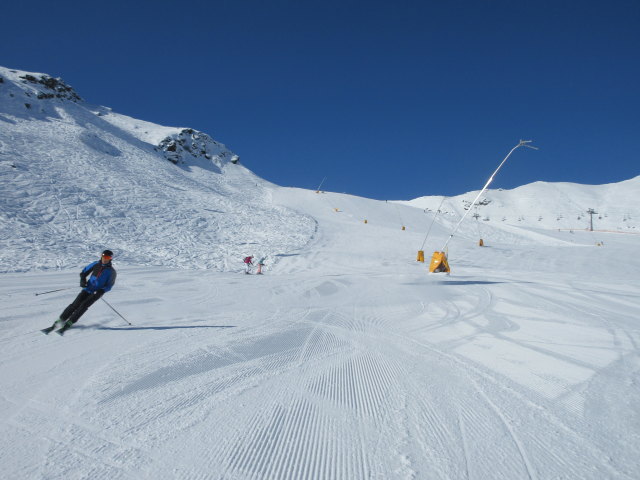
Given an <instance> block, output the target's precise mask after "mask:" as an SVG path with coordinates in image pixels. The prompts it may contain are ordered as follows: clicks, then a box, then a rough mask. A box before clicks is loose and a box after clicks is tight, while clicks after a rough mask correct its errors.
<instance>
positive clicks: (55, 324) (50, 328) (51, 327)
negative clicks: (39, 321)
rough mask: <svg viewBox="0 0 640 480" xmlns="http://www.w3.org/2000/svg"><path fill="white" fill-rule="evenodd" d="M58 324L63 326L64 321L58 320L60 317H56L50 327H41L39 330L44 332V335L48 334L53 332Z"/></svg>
mask: <svg viewBox="0 0 640 480" xmlns="http://www.w3.org/2000/svg"><path fill="white" fill-rule="evenodd" d="M60 326H64V322H62V321H60V319H58V320H56V321H55V322H53V325H51V326H50V327H47V328H43V329H42V330H40V331H41V332H42V333H44V334H45V335H49V334H50V333H51V332H53V331H54V330H55V329H56V328H58V327H60Z"/></svg>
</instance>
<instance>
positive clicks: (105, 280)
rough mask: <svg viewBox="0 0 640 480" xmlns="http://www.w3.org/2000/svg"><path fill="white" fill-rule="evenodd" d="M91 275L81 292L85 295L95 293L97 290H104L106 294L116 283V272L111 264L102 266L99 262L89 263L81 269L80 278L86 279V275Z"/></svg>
mask: <svg viewBox="0 0 640 480" xmlns="http://www.w3.org/2000/svg"><path fill="white" fill-rule="evenodd" d="M89 274H91V277H89V281H88V282H87V286H86V287H84V288H83V290H84V291H85V292H87V293H95V292H97V291H98V290H104V291H105V292H108V291H109V290H111V288H112V287H113V285H114V284H115V283H116V276H117V274H116V270H115V268H113V266H112V265H111V262H109V263H107V264H103V263H102V262H101V261H100V260H98V261H96V262H93V263H90V264H89V265H87V266H86V267H84V268H83V269H82V272H80V277H82V279H86V278H87V275H89Z"/></svg>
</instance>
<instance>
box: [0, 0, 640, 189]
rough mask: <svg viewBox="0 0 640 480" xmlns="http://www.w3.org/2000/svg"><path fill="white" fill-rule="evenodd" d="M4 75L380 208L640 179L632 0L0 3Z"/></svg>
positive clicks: (639, 19)
mask: <svg viewBox="0 0 640 480" xmlns="http://www.w3.org/2000/svg"><path fill="white" fill-rule="evenodd" d="M3 18H4V20H5V21H4V22H3V26H2V29H1V30H0V64H1V65H3V66H6V67H10V68H16V69H21V70H27V71H35V72H44V73H48V74H50V75H52V76H60V77H62V78H63V79H64V80H65V81H66V82H67V83H69V84H70V85H72V86H73V87H74V88H75V89H76V90H77V91H78V93H79V94H80V95H81V96H82V97H83V98H84V99H85V100H87V101H88V102H91V103H97V104H101V105H105V106H108V107H111V108H113V109H114V110H115V111H117V112H119V113H124V114H127V115H130V116H133V117H136V118H140V119H144V120H148V121H151V122H155V123H159V124H162V125H169V126H180V127H192V128H196V129H198V130H202V131H204V132H206V133H208V134H210V135H211V136H213V137H214V138H215V139H216V140H218V141H220V142H222V143H224V144H226V145H227V146H228V147H229V148H230V149H232V150H233V151H235V152H236V153H238V154H239V155H240V157H241V161H242V163H243V164H245V165H246V166H247V167H248V168H250V169H251V170H253V171H254V172H255V173H257V174H258V175H260V176H261V177H263V178H265V179H267V180H270V181H272V182H274V183H277V184H279V185H283V186H296V187H303V188H316V187H317V186H318V184H319V183H320V182H321V181H322V179H323V178H324V177H326V181H325V184H324V185H323V189H326V190H329V191H336V192H346V193H351V194H355V195H361V196H365V197H369V198H377V199H381V200H384V199H411V198H415V197H419V196H423V195H457V194H461V193H464V192H467V191H470V190H477V189H479V188H481V187H482V186H483V185H484V183H485V182H486V180H487V179H488V178H489V176H490V174H491V173H492V172H493V170H494V169H495V168H496V167H497V165H498V164H499V163H500V161H501V160H502V158H504V156H505V155H506V154H507V152H508V151H509V150H510V149H511V148H512V147H513V146H514V145H515V144H517V143H518V141H519V140H520V139H532V140H533V141H534V144H535V145H537V146H538V147H540V150H539V151H533V150H528V149H519V150H518V151H516V152H515V153H514V155H513V156H512V157H511V159H510V160H509V162H508V163H507V164H505V166H504V167H503V169H502V170H501V171H500V173H499V174H498V176H496V178H495V181H494V182H493V184H492V187H493V188H514V187H517V186H520V185H523V184H526V183H530V182H534V181H537V180H543V181H551V182H557V181H567V182H576V183H584V184H601V183H610V182H618V181H622V180H626V179H629V178H632V177H635V176H637V175H640V161H639V160H640V159H639V154H638V145H637V140H638V137H639V134H640V87H639V86H640V2H638V1H637V0H629V1H620V0H613V1H609V2H594V1H580V2H579V1H557V0H556V1H546V0H541V1H513V0H511V1H503V0H496V1H459V2H442V1H437V2H436V1H401V0H397V1H394V2H390V1H388V2H382V1H377V0H369V1H351V0H340V1H334V0H328V1H322V2H316V1H304V0H298V1H279V0H274V1H269V2H265V1H254V0H248V1H242V0H234V1H216V0H211V1H199V0H196V1H192V2H188V3H182V2H177V1H162V0H157V1H135V0H133V1H129V2H122V1H119V0H115V1H110V2H92V1H86V2H70V1H64V0H63V1H59V2H54V3H51V2H43V1H40V0H34V1H30V2H17V1H15V0H14V1H12V2H11V3H7V2H5V4H4V5H3Z"/></svg>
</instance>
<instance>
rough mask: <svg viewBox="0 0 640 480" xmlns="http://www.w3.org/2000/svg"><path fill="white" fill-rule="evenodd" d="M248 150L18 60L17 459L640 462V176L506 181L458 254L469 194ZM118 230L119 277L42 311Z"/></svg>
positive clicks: (3, 247)
mask: <svg viewBox="0 0 640 480" xmlns="http://www.w3.org/2000/svg"><path fill="white" fill-rule="evenodd" d="M237 160H238V159H237V156H235V155H234V154H233V153H232V152H231V151H229V150H228V149H227V148H226V147H225V146H224V145H222V144H220V143H218V142H217V141H215V140H213V139H212V138H211V137H209V136H208V135H207V134H205V133H202V132H196V131H194V130H192V129H189V128H170V127H161V126H158V125H154V124H151V123H149V122H145V121H141V120H136V119H133V118H129V117H127V116H124V115H120V114H117V113H114V112H112V111H111V110H110V109H108V108H105V107H99V106H93V105H90V104H88V103H87V102H85V101H84V100H82V99H81V97H80V95H78V93H76V92H75V91H74V90H73V89H72V88H71V87H69V86H68V85H66V84H65V83H64V82H63V81H61V80H59V79H51V78H50V77H48V76H46V75H43V74H36V73H26V72H18V71H12V70H8V69H4V68H0V182H1V185H2V190H1V193H0V207H1V209H0V300H1V302H2V308H1V309H0V392H1V395H0V476H1V477H2V478H10V479H13V478H16V479H18V478H19V479H29V480H30V479H34V480H35V479H42V478H52V479H54V478H55V479H57V478H64V479H87V478H91V479H94V478H95V479H136V480H139V479H149V480H151V479H153V480H157V479H167V480H169V479H171V480H191V479H221V480H229V479H232V480H236V479H241V480H244V479H249V480H258V479H260V480H261V479H299V478H305V479H307V478H308V479H316V478H317V479H325V478H327V479H343V478H344V479H358V480H360V479H371V478H380V479H403V480H404V479H437V480H452V479H467V478H476V479H491V480H520V479H522V480H531V479H538V480H546V479H580V480H586V479H589V480H602V479H625V480H632V479H637V478H640V455H639V454H638V451H639V450H638V446H639V445H640V434H639V432H640V415H639V413H638V412H640V390H639V389H638V384H639V381H640V380H639V379H640V347H639V345H640V330H639V329H638V312H639V311H640V273H639V272H640V235H638V223H637V222H638V218H639V216H638V210H637V206H636V205H635V203H637V202H636V200H637V199H638V181H639V180H638V178H634V179H631V180H629V181H626V182H621V183H620V184H615V185H602V186H585V185H568V184H544V183H535V184H532V185H526V186H523V187H520V188H518V189H514V190H512V191H494V190H491V191H489V192H487V193H486V195H484V196H483V198H482V202H481V203H482V205H481V206H480V207H478V210H477V213H478V215H479V217H478V219H475V218H473V217H472V216H471V215H472V214H475V213H476V212H475V209H473V210H472V211H470V212H469V216H468V217H467V219H465V221H464V222H462V223H461V225H460V229H459V231H457V232H456V234H455V236H454V237H453V238H452V239H451V242H450V243H449V244H448V253H449V261H450V263H451V266H452V272H451V275H449V276H447V275H443V274H428V273H427V265H426V264H425V263H421V262H417V261H416V252H417V251H418V250H419V249H421V248H423V249H424V250H425V254H426V255H427V258H428V257H429V254H430V253H431V252H432V251H433V250H438V249H440V247H442V245H443V243H444V242H445V241H446V240H447V239H448V238H449V235H450V234H451V231H452V227H453V226H454V225H455V224H456V223H458V221H459V219H460V218H461V215H463V214H464V212H465V210H464V208H465V204H468V202H469V201H471V199H472V198H473V197H474V196H475V193H474V192H470V193H468V194H465V195H461V196H459V197H452V198H449V199H446V200H445V202H444V203H442V207H441V210H442V213H440V214H438V215H436V213H435V210H437V209H438V208H440V204H441V200H442V199H441V198H438V197H433V198H429V197H426V198H422V199H416V200H413V201H409V202H384V201H376V200H370V199H366V198H361V197H356V196H352V195H345V194H337V193H331V192H318V193H316V192H315V191H309V190H304V189H298V188H283V187H279V186H277V185H273V184H271V183H269V182H266V181H264V180H262V179H260V178H258V177H257V176H255V175H254V174H253V173H252V172H251V171H249V170H248V169H247V168H245V167H244V166H243V165H242V163H240V162H238V161H237ZM256 161H259V159H256ZM426 193H428V192H426ZM634 202H635V203H634ZM589 208H592V209H594V210H595V211H596V212H598V213H597V214H594V218H593V221H594V231H586V230H585V229H586V228H587V227H588V226H589V223H588V221H589V218H587V214H586V210H587V209H589ZM596 215H597V216H596ZM560 216H562V218H560ZM600 216H602V218H599V217H600ZM503 217H504V218H503ZM540 217H541V218H540ZM578 217H580V218H578ZM603 230H611V231H621V232H623V233H611V232H609V231H603ZM427 233H428V235H427ZM479 237H480V238H483V240H484V241H485V245H486V247H485V248H480V247H479V245H478V238H479ZM103 248H110V249H112V250H114V251H115V254H116V255H115V258H114V265H115V268H116V269H117V271H118V279H117V282H116V285H115V286H114V288H113V290H111V291H110V292H108V293H107V294H106V295H105V297H103V298H102V299H101V300H104V302H103V301H98V302H97V303H95V304H94V305H93V306H92V307H91V308H90V309H89V310H88V311H87V313H85V314H84V316H83V317H82V318H81V319H80V321H79V322H78V323H77V324H75V325H74V326H73V328H71V329H70V330H68V331H67V332H66V333H65V335H64V337H60V336H58V335H56V334H51V335H49V336H45V335H42V334H41V333H40V329H41V328H43V327H46V326H49V325H50V324H51V323H52V322H53V320H54V319H56V318H57V316H58V315H59V314H60V313H61V312H62V310H63V309H64V308H65V307H66V306H67V305H68V304H69V302H70V301H71V300H72V299H73V298H74V297H75V295H76V293H77V291H78V288H79V287H78V280H79V279H78V273H79V271H80V267H84V266H85V265H86V264H87V263H89V262H90V261H92V260H94V259H96V258H97V253H98V252H99V251H101V250H102V249H103ZM246 254H254V255H256V256H258V255H266V256H267V266H266V269H265V274H264V275H261V276H258V275H245V274H244V273H243V264H242V257H243V256H244V255H246ZM34 294H37V295H34ZM105 299H106V300H105ZM125 321H126V323H125Z"/></svg>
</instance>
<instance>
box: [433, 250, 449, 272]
mask: <svg viewBox="0 0 640 480" xmlns="http://www.w3.org/2000/svg"><path fill="white" fill-rule="evenodd" d="M429 272H431V273H438V272H446V273H450V272H451V269H450V268H449V261H448V260H447V255H446V254H445V253H444V252H433V256H432V257H431V263H430V264H429Z"/></svg>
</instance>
